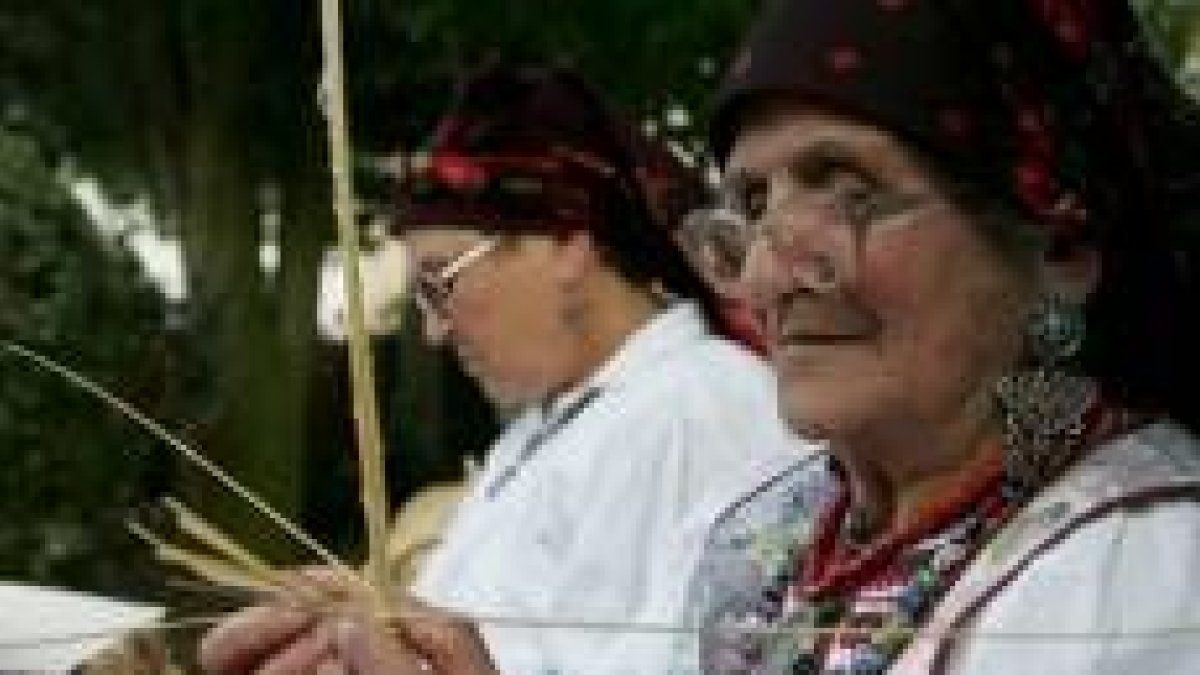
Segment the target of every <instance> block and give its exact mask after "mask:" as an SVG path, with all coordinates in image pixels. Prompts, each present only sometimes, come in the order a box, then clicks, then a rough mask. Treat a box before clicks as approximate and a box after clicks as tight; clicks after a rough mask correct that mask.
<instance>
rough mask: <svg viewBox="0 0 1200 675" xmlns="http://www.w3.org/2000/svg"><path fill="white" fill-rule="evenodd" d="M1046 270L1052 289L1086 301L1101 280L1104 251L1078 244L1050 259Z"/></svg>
mask: <svg viewBox="0 0 1200 675" xmlns="http://www.w3.org/2000/svg"><path fill="white" fill-rule="evenodd" d="M1043 269H1044V275H1045V277H1044V278H1045V283H1046V289H1047V290H1048V291H1049V292H1051V293H1053V294H1055V295H1058V296H1060V297H1063V298H1068V299H1071V300H1074V301H1076V302H1079V303H1081V304H1082V303H1083V302H1084V301H1086V300H1087V298H1088V296H1090V295H1091V294H1092V291H1094V290H1096V286H1097V285H1098V284H1099V283H1100V274H1101V271H1102V270H1101V262H1100V251H1099V250H1098V249H1096V248H1095V247H1093V246H1090V245H1086V244H1077V245H1075V246H1072V247H1071V248H1070V250H1068V251H1066V252H1059V253H1057V254H1056V255H1054V256H1053V258H1047V259H1046V261H1045V262H1044V263H1043Z"/></svg>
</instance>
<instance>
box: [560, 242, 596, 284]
mask: <svg viewBox="0 0 1200 675" xmlns="http://www.w3.org/2000/svg"><path fill="white" fill-rule="evenodd" d="M554 244H555V248H556V249H557V250H556V254H557V256H558V261H557V265H556V268H557V269H558V270H559V274H560V281H562V282H564V283H568V284H577V283H579V281H580V280H581V279H583V278H584V277H585V276H587V274H588V273H589V272H590V270H591V269H592V268H593V267H595V266H596V265H597V264H599V253H598V250H597V248H596V243H595V240H593V239H592V233H591V232H588V231H587V230H572V231H570V232H567V233H564V234H561V235H558V236H556V237H555V238H554Z"/></svg>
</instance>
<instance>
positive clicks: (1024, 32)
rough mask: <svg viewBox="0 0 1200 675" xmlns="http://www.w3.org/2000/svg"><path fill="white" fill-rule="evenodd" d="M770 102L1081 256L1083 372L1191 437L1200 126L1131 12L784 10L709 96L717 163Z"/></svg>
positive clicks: (1118, 7) (923, 2) (1072, 1)
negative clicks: (1087, 265) (755, 107)
mask: <svg viewBox="0 0 1200 675" xmlns="http://www.w3.org/2000/svg"><path fill="white" fill-rule="evenodd" d="M764 97H766V98H770V97H788V98H792V99H796V100H800V101H805V102H808V103H811V104H813V105H817V106H821V107H825V108H827V109H829V110H833V111H835V112H838V113H842V114H846V115H849V116H852V117H854V118H857V119H860V120H862V121H865V122H867V123H871V124H875V125H877V126H879V127H880V128H882V129H885V130H887V131H888V132H890V133H892V134H894V135H895V136H897V137H898V138H900V139H902V140H903V141H905V142H907V143H910V144H911V145H912V146H913V147H914V148H915V149H917V150H918V151H919V152H921V153H922V154H923V155H924V156H926V157H928V158H931V159H932V160H933V161H934V163H935V164H938V165H939V166H940V167H941V168H942V169H943V170H944V171H946V172H947V174H948V175H949V176H951V177H952V178H954V179H956V180H958V179H962V180H963V181H965V182H968V183H974V184H975V185H976V186H977V187H978V188H979V189H980V190H981V191H982V192H983V193H985V194H988V195H990V196H992V197H995V198H1001V199H1006V200H1007V201H1009V202H1010V203H1012V204H1014V205H1016V206H1018V207H1019V208H1021V209H1022V210H1023V211H1024V212H1026V213H1028V214H1030V215H1032V216H1033V217H1034V218H1035V219H1036V221H1037V222H1039V223H1041V224H1042V225H1043V226H1044V227H1046V228H1047V230H1048V231H1049V233H1050V234H1051V236H1052V240H1054V241H1056V242H1057V243H1060V244H1063V243H1065V244H1070V243H1072V242H1078V241H1086V242H1089V243H1091V244H1092V245H1093V246H1094V247H1095V248H1096V249H1097V250H1099V251H1100V254H1101V259H1102V262H1101V265H1102V276H1101V279H1100V284H1099V287H1098V288H1097V289H1096V291H1095V293H1093V295H1092V296H1091V298H1090V299H1089V304H1088V316H1089V318H1088V321H1089V334H1088V341H1087V342H1086V343H1085V345H1084V355H1083V360H1084V364H1083V367H1084V369H1085V370H1086V371H1087V372H1088V373H1090V374H1092V375H1094V376H1096V377H1098V378H1100V380H1101V381H1102V382H1103V383H1104V384H1105V386H1106V387H1107V388H1108V389H1109V390H1110V391H1112V392H1115V393H1116V395H1117V396H1118V397H1120V398H1121V399H1123V400H1124V401H1126V402H1127V403H1130V404H1132V405H1135V406H1136V407H1141V408H1145V409H1151V410H1157V411H1166V412H1167V413H1169V414H1170V415H1173V416H1174V417H1175V418H1176V419H1177V420H1180V421H1183V422H1185V423H1187V424H1189V425H1190V426H1192V427H1193V428H1194V429H1196V430H1197V431H1198V432H1200V397H1197V396H1196V395H1195V386H1196V382H1197V381H1200V352H1198V350H1197V347H1196V345H1197V344H1200V318H1198V317H1200V313H1198V312H1197V311H1196V307H1197V306H1198V305H1197V303H1200V251H1198V250H1197V249H1198V248H1200V110H1198V107H1197V104H1196V102H1195V101H1193V100H1191V99H1189V98H1188V97H1187V96H1186V95H1185V94H1184V93H1182V92H1181V91H1180V89H1179V87H1178V86H1177V85H1176V83H1175V82H1174V80H1173V78H1172V77H1171V76H1170V74H1169V73H1168V71H1167V70H1166V69H1165V67H1164V66H1163V65H1162V64H1161V63H1160V62H1159V61H1158V60H1157V59H1156V58H1155V57H1154V54H1153V50H1152V49H1151V48H1150V47H1149V46H1148V44H1147V41H1146V39H1145V38H1144V36H1143V35H1142V31H1141V26H1140V23H1139V22H1138V20H1137V18H1136V17H1135V15H1134V13H1133V12H1132V11H1131V9H1130V7H1129V5H1128V3H1127V0H777V1H776V2H774V4H773V5H772V6H770V7H769V8H768V9H767V11H766V12H765V13H764V14H763V15H762V17H761V18H760V20H759V21H758V22H757V23H756V25H755V27H754V28H753V29H752V31H751V33H750V35H749V38H748V41H747V44H746V46H745V48H744V49H743V51H742V52H741V54H740V56H739V57H738V58H737V59H736V60H735V62H734V64H733V66H732V68H731V70H730V72H729V74H728V76H727V78H726V81H725V83H724V85H723V87H722V90H721V91H720V93H719V96H718V100H717V107H716V110H715V111H714V118H713V126H712V141H713V144H714V149H715V150H716V152H717V155H718V157H719V158H720V159H722V160H724V159H725V158H726V156H727V155H728V152H729V150H730V147H731V144H732V143H733V141H734V140H735V138H736V136H737V133H738V131H739V124H741V122H742V119H741V118H742V116H743V112H744V111H745V109H746V107H747V105H748V104H749V103H751V102H753V101H755V100H757V99H761V98H764ZM1189 227H1190V229H1189Z"/></svg>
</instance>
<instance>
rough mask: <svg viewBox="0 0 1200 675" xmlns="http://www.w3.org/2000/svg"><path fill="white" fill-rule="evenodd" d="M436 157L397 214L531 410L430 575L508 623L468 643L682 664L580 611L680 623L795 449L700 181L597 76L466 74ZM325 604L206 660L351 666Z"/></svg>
mask: <svg viewBox="0 0 1200 675" xmlns="http://www.w3.org/2000/svg"><path fill="white" fill-rule="evenodd" d="M416 169H417V170H416V171H415V172H414V174H413V175H412V176H411V179H410V180H409V181H408V182H407V183H406V184H405V185H403V186H402V187H403V189H402V191H401V195H400V206H401V212H400V213H399V214H398V217H397V219H396V224H397V229H398V230H399V234H402V235H403V236H404V238H405V241H406V244H407V245H408V247H409V249H410V251H411V253H412V268H413V269H414V271H415V274H416V277H415V279H414V284H415V296H416V299H417V301H418V303H419V305H420V307H421V311H422V314H423V318H424V322H425V329H426V334H427V336H428V337H429V339H430V340H431V341H432V342H434V343H436V344H441V345H444V346H447V347H449V348H451V349H453V350H454V353H455V355H456V356H457V357H458V358H459V360H460V361H461V362H462V364H463V366H464V368H465V369H466V371H467V372H468V373H469V374H471V375H472V376H473V377H474V378H475V379H476V380H477V381H478V382H479V383H480V384H481V385H482V386H483V387H484V389H485V390H486V391H487V392H488V393H489V394H490V396H491V398H492V399H493V400H496V401H497V402H499V403H500V404H501V405H503V406H505V407H508V408H514V407H515V408H519V409H520V410H521V412H520V414H518V415H517V416H516V417H515V419H513V420H512V422H511V424H510V425H509V426H508V428H507V429H506V430H505V432H504V434H503V435H502V436H501V437H500V438H499V439H498V440H497V441H496V443H495V444H494V445H493V447H492V448H491V450H490V451H489V456H488V458H487V462H486V465H485V466H484V467H483V469H482V471H481V473H480V475H479V477H478V479H477V481H476V485H475V487H474V488H473V490H472V491H471V493H470V494H469V496H468V497H467V500H466V502H465V503H464V504H463V506H462V508H461V509H460V510H459V512H458V513H457V514H456V516H455V518H454V520H453V521H452V523H451V525H450V528H449V530H448V532H447V533H446V536H445V537H444V540H443V542H442V544H441V546H440V547H439V548H438V549H437V550H435V551H434V552H433V553H432V555H431V557H430V559H429V560H428V563H427V565H426V567H425V569H424V570H423V572H422V573H421V574H420V575H419V576H418V578H417V580H416V583H415V585H414V587H413V589H412V590H413V592H414V593H415V595H416V596H418V597H419V598H421V599H422V600H424V601H426V602H429V603H432V604H434V605H436V606H438V607H443V608H450V609H452V610H454V611H456V612H457V613H458V614H459V615H474V616H483V617H487V618H489V619H493V621H490V622H485V623H483V625H481V626H480V633H481V636H482V643H480V642H474V641H466V642H465V643H464V644H468V645H471V646H472V647H471V648H470V649H454V650H449V653H450V654H451V658H458V659H462V658H470V659H473V661H472V662H476V663H484V662H490V661H494V662H495V665H496V667H498V668H500V669H501V670H502V671H503V672H508V673H519V674H521V675H534V674H536V673H595V674H600V673H611V674H613V675H616V674H618V673H625V672H629V670H628V668H629V663H630V662H631V660H632V661H633V662H634V663H637V664H640V665H638V666H637V667H636V670H637V671H638V672H645V673H655V672H662V671H663V670H665V669H666V668H667V667H668V665H667V663H668V661H669V659H670V658H671V642H670V641H669V640H668V639H666V638H665V637H664V636H663V635H653V634H650V635H640V634H637V633H636V632H623V631H619V630H616V631H615V630H611V629H601V630H580V629H575V628H572V627H571V626H572V625H574V624H575V623H577V622H579V621H581V620H582V621H585V622H586V621H591V622H602V623H609V624H619V623H627V622H640V623H650V624H666V625H670V624H676V623H679V622H680V621H682V619H683V611H684V608H685V604H684V603H685V600H686V598H687V590H688V578H689V577H688V574H687V572H688V571H689V570H691V569H692V568H693V567H694V565H695V561H696V557H697V555H698V553H699V551H700V550H701V548H702V543H703V540H704V536H705V533H706V531H707V529H708V527H709V525H711V523H712V520H713V518H714V517H715V515H716V514H717V513H718V512H719V511H720V510H721V509H722V508H723V507H724V506H725V505H726V504H728V502H729V501H730V500H732V499H734V498H736V496H737V495H738V494H740V493H742V492H744V491H745V490H747V489H749V488H751V487H752V486H753V485H755V484H757V483H758V482H760V481H761V480H762V479H763V478H764V476H766V475H768V474H770V473H771V472H775V471H778V470H780V469H781V468H783V467H785V466H787V465H790V464H792V463H793V462H794V461H795V453H796V445H797V443H796V439H795V437H794V436H793V435H792V434H791V433H790V432H789V431H788V428H787V427H786V426H785V424H784V423H783V420H782V418H781V417H780V415H779V407H778V399H777V393H776V389H777V388H776V386H775V381H774V378H773V377H772V376H771V373H770V369H769V368H768V367H767V365H766V364H765V363H763V362H762V361H761V360H759V359H758V358H756V357H755V356H754V355H753V354H751V353H750V352H749V351H747V350H746V349H745V348H743V347H741V346H740V345H739V344H738V343H737V342H736V341H733V340H729V339H725V338H724V337H722V335H723V334H724V333H727V332H728V331H729V329H730V326H729V324H728V323H727V322H726V320H725V317H723V316H722V315H721V313H720V311H719V306H720V305H719V303H718V301H717V297H716V296H715V294H714V293H713V291H712V290H711V289H710V288H709V287H708V286H706V285H705V284H704V283H703V281H702V279H701V277H700V275H699V274H698V273H697V272H696V271H695V270H693V268H692V267H690V266H689V265H688V264H687V261H686V258H685V256H684V254H683V252H682V251H681V250H680V248H679V247H678V246H677V245H676V244H675V242H674V240H673V238H672V224H673V223H675V222H677V216H678V215H679V214H680V213H681V211H682V208H681V207H683V206H685V205H694V202H692V201H690V200H689V197H690V196H691V193H692V191H691V190H689V189H688V188H689V184H688V181H687V180H685V179H686V178H687V177H688V175H689V174H688V172H686V171H685V170H684V169H683V167H682V166H680V165H679V164H678V163H677V162H676V160H674V158H673V157H672V156H671V155H669V154H668V153H667V152H666V151H665V149H663V148H662V147H660V146H658V145H657V144H655V143H653V142H652V141H651V140H650V139H646V138H644V137H642V136H641V134H640V133H639V132H638V131H637V130H636V128H635V127H633V126H632V125H631V124H629V123H626V122H624V121H623V120H622V119H621V118H620V117H619V116H617V115H616V114H615V113H613V112H611V111H610V110H608V108H607V106H605V105H604V104H603V103H602V102H601V100H600V99H599V97H598V96H597V95H596V94H594V93H593V92H592V90H591V89H590V88H589V87H588V86H587V85H585V84H584V83H583V82H582V81H581V80H580V78H579V77H578V76H577V75H574V74H573V73H571V72H569V71H567V70H563V69H558V68H542V67H516V68H510V67H499V66H498V67H492V68H487V69H484V70H482V71H481V72H479V73H476V74H475V75H474V76H472V77H471V78H469V80H468V81H467V82H465V83H464V85H463V87H462V90H461V92H460V95H459V98H458V100H457V101H456V102H455V104H454V106H453V108H452V109H451V110H450V111H449V112H448V113H447V114H446V116H445V118H444V119H443V121H442V123H441V124H440V125H439V127H438V130H437V132H436V133H435V135H434V139H433V143H432V146H431V148H430V149H429V152H428V161H427V162H424V163H422V164H421V165H420V166H418V167H417V168H416ZM285 604H286V603H285ZM406 606H407V605H406ZM316 619H317V617H314V616H312V615H309V614H306V613H304V612H298V611H294V610H291V611H289V610H288V609H287V608H286V607H281V606H264V607H258V608H252V609H250V610H247V611H246V612H244V613H243V614H241V615H240V616H238V617H236V618H233V619H231V620H230V621H228V622H226V623H225V624H223V625H222V626H220V627H218V628H217V629H216V630H215V631H213V633H212V634H210V635H209V637H208V638H207V640H206V641H205V645H204V650H203V651H204V654H205V661H206V663H207V665H208V666H209V668H210V669H211V670H212V671H214V672H221V673H242V672H271V673H287V672H309V671H310V670H312V669H316V668H318V667H321V668H326V669H335V668H337V667H338V663H339V662H342V663H345V662H351V663H352V662H353V659H354V658H355V657H353V654H354V653H356V652H355V651H354V650H353V649H346V650H344V651H346V654H342V653H341V651H339V645H340V644H342V641H339V640H335V639H334V638H335V637H337V635H338V633H337V631H334V630H333V629H332V628H331V626H332V623H331V622H329V621H318V620H316ZM367 623H370V622H367ZM526 623H530V624H532V625H524V624H526ZM555 623H564V624H566V625H564V626H562V627H557V628H552V627H550V626H549V624H555ZM514 624H515V625H514ZM435 625H437V624H436V622H435V623H431V624H427V623H421V622H416V626H415V630H417V631H418V632H417V633H416V635H420V634H421V633H420V631H421V630H429V629H430V626H435ZM354 635H359V636H360V637H361V636H364V635H367V633H361V632H359V633H356V632H355V631H353V630H350V631H349V632H348V633H345V634H344V635H343V637H344V641H348V642H346V644H352V643H353V642H354V640H353V636H354ZM346 636H349V637H346ZM410 639H413V638H412V636H410ZM384 644H386V641H385V642H384ZM456 644H457V643H456ZM426 658H429V659H432V660H434V662H435V665H439V666H442V665H444V662H441V661H437V660H436V659H435V658H434V657H433V655H426ZM405 663H409V664H411V663H413V661H412V660H411V659H409V660H405V655H404V654H403V653H398V654H397V655H396V656H395V658H390V659H383V660H380V661H379V664H381V665H379V667H380V668H383V670H381V671H380V672H401V673H402V672H405V670H404V664H405ZM489 667H490V666H489ZM334 672H336V670H334Z"/></svg>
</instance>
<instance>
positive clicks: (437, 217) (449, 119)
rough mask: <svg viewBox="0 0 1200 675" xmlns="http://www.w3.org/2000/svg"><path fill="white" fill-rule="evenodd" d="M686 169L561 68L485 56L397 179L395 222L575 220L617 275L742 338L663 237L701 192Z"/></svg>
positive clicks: (448, 225) (540, 223) (554, 225)
mask: <svg viewBox="0 0 1200 675" xmlns="http://www.w3.org/2000/svg"><path fill="white" fill-rule="evenodd" d="M704 196H705V195H704V187H703V183H702V181H701V180H700V178H699V176H698V174H697V173H696V172H694V171H692V170H691V169H689V168H687V167H685V166H684V165H683V164H682V163H681V162H680V160H678V159H677V158H676V157H675V156H674V155H673V154H672V153H671V152H670V151H669V150H668V149H667V148H666V147H665V146H664V145H663V144H662V143H659V142H657V141H655V140H654V139H651V138H648V137H646V136H645V135H644V134H643V133H642V132H641V130H640V129H639V128H638V127H637V126H635V125H634V124H633V123H632V122H630V121H629V120H627V119H626V118H624V117H623V116H621V115H619V114H617V113H616V112H615V111H613V110H612V109H611V108H609V107H608V106H607V105H606V104H605V102H604V101H603V100H602V98H601V97H600V96H599V95H598V94H597V93H596V92H595V91H594V90H593V89H592V88H591V87H590V85H588V84H587V83H586V82H585V81H584V80H583V79H582V78H581V77H580V76H579V75H578V74H576V73H575V72H573V71H570V70H567V69H564V68H558V67H548V66H537V65H529V66H509V65H504V64H495V65H490V66H487V67H485V68H482V69H481V70H479V71H478V72H476V73H474V74H472V75H471V76H470V77H468V78H466V79H465V80H464V81H463V83H462V84H461V86H460V89H459V92H458V95H457V98H456V99H455V101H454V103H453V104H452V106H451V108H450V111H449V112H448V113H447V114H446V115H445V116H444V117H443V118H442V121H441V123H440V124H439V125H438V127H437V129H436V131H435V133H434V135H433V139H432V142H431V143H430V147H429V150H428V152H427V153H426V159H425V161H424V162H423V163H422V164H421V165H420V166H416V167H413V170H411V171H409V173H408V175H407V176H406V177H405V179H404V180H403V181H402V182H401V184H400V185H399V190H398V193H397V196H396V207H397V208H396V211H397V213H396V215H395V218H394V220H393V222H394V223H395V228H396V229H397V230H398V231H401V232H404V231H411V230H414V229H422V228H424V229H433V228H436V229H453V228H465V229H473V230H482V231H485V232H506V233H546V234H561V233H565V232H571V231H578V230H586V231H588V232H590V233H591V235H592V237H593V239H594V240H595V241H596V242H597V243H598V244H599V246H600V247H601V248H602V249H603V250H604V251H605V252H606V254H607V255H606V260H607V262H608V263H609V264H611V265H612V266H613V267H615V268H616V269H617V270H618V272H619V273H620V274H621V275H622V276H624V277H625V278H627V279H630V280H631V281H634V282H639V283H650V282H653V283H655V284H656V285H658V286H659V287H661V288H662V289H663V290H665V291H667V292H668V293H671V294H673V295H675V296H679V297H683V298H689V299H693V300H696V301H697V302H698V303H699V304H700V306H701V308H702V310H703V311H704V313H705V315H706V317H707V318H708V321H709V323H710V324H711V325H712V326H713V328H714V329H715V330H716V331H718V332H720V333H722V334H724V335H726V336H728V337H730V338H732V339H734V340H736V341H739V342H742V343H744V344H746V345H747V346H751V347H753V343H752V340H750V339H749V338H748V335H749V333H748V332H747V331H746V330H745V328H744V326H743V324H742V323H739V322H737V321H735V320H734V319H733V318H731V317H730V316H729V315H727V314H726V312H725V311H724V309H723V305H722V303H721V301H720V300H719V299H718V298H717V296H716V293H715V291H714V290H713V289H712V288H711V287H709V286H708V285H707V284H706V283H705V281H704V280H703V278H702V277H701V275H700V274H699V273H698V271H697V270H696V269H694V268H693V267H692V265H691V264H690V263H689V261H688V259H687V257H686V256H685V254H684V252H683V250H682V249H681V248H680V247H679V244H678V243H677V241H676V238H675V236H674V231H675V228H676V227H678V226H679V224H680V222H681V221H682V219H683V216H684V214H685V213H686V212H687V211H688V210H690V209H691V208H694V207H695V206H697V205H699V204H700V203H701V202H702V201H703V199H704Z"/></svg>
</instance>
